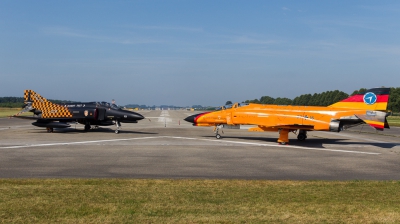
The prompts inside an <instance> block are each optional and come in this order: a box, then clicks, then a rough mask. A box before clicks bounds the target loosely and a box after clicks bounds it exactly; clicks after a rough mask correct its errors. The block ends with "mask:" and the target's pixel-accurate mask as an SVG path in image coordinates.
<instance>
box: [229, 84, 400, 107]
mask: <svg viewBox="0 0 400 224" xmlns="http://www.w3.org/2000/svg"><path fill="white" fill-rule="evenodd" d="M366 90H367V89H366V88H361V89H359V90H355V91H353V93H352V94H351V95H350V96H353V95H356V94H359V93H364V92H365V91H366ZM348 97H349V94H347V93H345V92H342V91H339V90H334V91H326V92H322V93H314V94H303V95H300V96H297V97H295V98H294V99H289V98H286V97H284V98H281V97H278V98H273V97H270V96H262V97H260V99H254V100H245V101H243V102H244V103H259V104H277V105H293V106H329V105H331V104H334V103H336V102H338V101H341V100H344V99H346V98H348ZM228 102H231V101H228ZM388 110H391V111H393V112H395V113H399V112H400V87H397V88H391V89H390V97H389V103H388Z"/></svg>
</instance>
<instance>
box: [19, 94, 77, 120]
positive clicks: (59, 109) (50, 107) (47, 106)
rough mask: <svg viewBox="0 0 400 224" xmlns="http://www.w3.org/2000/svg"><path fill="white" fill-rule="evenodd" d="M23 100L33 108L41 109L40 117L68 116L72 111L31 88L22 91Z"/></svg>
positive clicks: (70, 115)
mask: <svg viewBox="0 0 400 224" xmlns="http://www.w3.org/2000/svg"><path fill="white" fill-rule="evenodd" d="M24 100H25V102H29V103H31V107H32V108H33V109H37V110H40V111H42V118H68V117H72V113H71V112H70V111H69V110H68V108H67V107H64V106H61V105H58V104H55V103H52V102H50V101H48V100H47V99H46V98H44V97H42V96H41V95H39V94H37V93H35V92H34V91H33V90H25V91H24Z"/></svg>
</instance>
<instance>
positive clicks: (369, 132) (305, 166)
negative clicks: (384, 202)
mask: <svg viewBox="0 0 400 224" xmlns="http://www.w3.org/2000/svg"><path fill="white" fill-rule="evenodd" d="M140 113H141V114H143V115H144V116H145V117H146V119H145V120H142V121H139V123H138V124H122V131H121V133H120V134H115V133H114V130H115V127H114V126H110V127H104V128H100V129H95V130H91V131H89V132H84V131H83V126H82V125H79V124H78V125H76V127H75V125H73V127H72V128H68V129H55V132H54V133H47V132H46V130H45V129H44V128H38V127H34V126H32V125H31V123H32V122H33V121H29V120H22V119H8V118H0V178H174V179H176V178H191V179H267V180H400V129H399V128H392V129H391V130H389V131H384V132H379V133H376V131H375V130H373V129H372V128H370V127H368V126H362V127H361V126H359V127H357V128H354V129H352V130H347V131H343V132H340V133H331V132H309V134H308V139H307V140H306V141H305V142H299V141H297V140H296V136H295V135H294V134H290V135H289V137H290V139H291V142H290V145H287V146H280V145H278V144H277V143H276V140H277V138H278V134H277V133H273V132H248V131H247V130H232V129H224V134H222V136H223V139H221V140H217V139H215V136H214V133H213V131H212V127H193V126H191V124H190V123H187V122H185V121H183V119H184V118H185V117H187V116H188V115H191V114H194V113H193V112H188V111H140Z"/></svg>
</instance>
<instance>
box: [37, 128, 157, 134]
mask: <svg viewBox="0 0 400 224" xmlns="http://www.w3.org/2000/svg"><path fill="white" fill-rule="evenodd" d="M114 131H115V130H113V129H111V128H95V129H90V130H89V131H85V130H82V129H78V128H76V129H75V128H59V129H57V128H55V129H54V133H63V134H82V133H90V132H93V133H106V132H109V133H114ZM35 133H47V132H46V130H45V129H44V130H43V129H40V130H39V129H36V131H35ZM48 134H51V133H48ZM120 134H145V135H156V134H159V133H154V132H142V131H129V130H120Z"/></svg>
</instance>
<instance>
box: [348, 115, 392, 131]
mask: <svg viewBox="0 0 400 224" xmlns="http://www.w3.org/2000/svg"><path fill="white" fill-rule="evenodd" d="M355 116H356V117H358V118H359V119H361V120H363V121H364V122H365V123H367V124H369V125H370V126H371V127H373V128H375V129H376V130H379V131H383V129H385V128H389V124H388V123H387V120H386V113H385V112H381V111H367V113H366V114H355Z"/></svg>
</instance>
